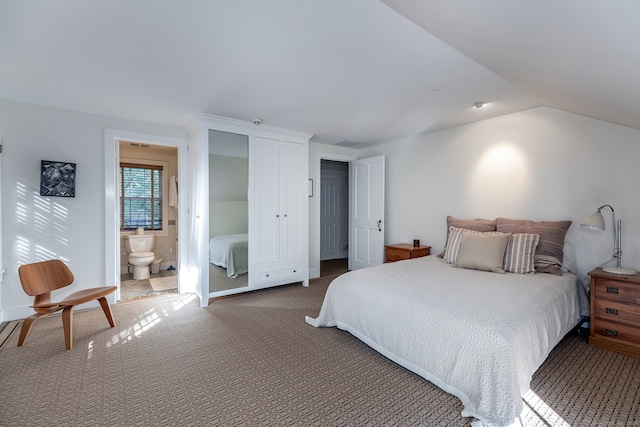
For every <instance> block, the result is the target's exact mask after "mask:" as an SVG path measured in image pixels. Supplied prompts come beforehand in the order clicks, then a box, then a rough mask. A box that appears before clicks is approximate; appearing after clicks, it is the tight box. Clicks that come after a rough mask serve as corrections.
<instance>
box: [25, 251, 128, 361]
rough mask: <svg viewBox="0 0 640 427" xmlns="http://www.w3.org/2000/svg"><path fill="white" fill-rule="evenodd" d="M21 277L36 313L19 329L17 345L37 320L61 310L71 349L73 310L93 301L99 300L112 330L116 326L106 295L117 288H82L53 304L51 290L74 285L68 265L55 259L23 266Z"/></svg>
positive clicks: (65, 334)
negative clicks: (79, 305)
mask: <svg viewBox="0 0 640 427" xmlns="http://www.w3.org/2000/svg"><path fill="white" fill-rule="evenodd" d="M18 275H19V276H20V282H21V283H22V289H24V291H25V292H26V293H27V295H30V296H32V297H34V301H33V309H34V310H35V311H36V313H35V314H32V315H31V316H29V317H27V318H26V319H25V320H24V323H23V324H22V329H21V330H20V339H19V340H18V346H21V345H23V344H24V342H25V340H26V339H27V336H28V335H29V330H30V329H31V325H32V324H33V322H35V321H36V319H38V318H39V317H42V316H46V315H48V314H52V313H55V312H58V311H60V310H62V325H63V326H64V340H65V341H66V344H67V350H70V349H71V347H72V344H73V322H72V320H73V307H74V306H76V305H78V304H82V303H85V302H89V301H93V300H98V302H99V303H100V306H101V307H102V310H103V311H104V314H105V316H107V320H108V321H109V324H110V325H111V327H114V326H116V323H115V322H114V320H113V314H112V313H111V307H110V306H109V302H108V301H107V298H106V296H107V295H109V294H110V293H111V292H114V291H115V290H116V287H115V286H105V287H101V288H91V289H82V290H80V291H77V292H74V293H72V294H71V295H69V296H68V297H66V298H65V299H63V300H62V301H60V302H51V291H54V290H56V289H60V288H64V287H65V286H69V285H70V284H71V283H73V280H74V278H73V273H71V270H69V267H67V265H66V264H65V263H63V262H62V261H60V260H57V259H54V260H49V261H42V262H36V263H33V264H25V265H21V266H20V267H19V268H18Z"/></svg>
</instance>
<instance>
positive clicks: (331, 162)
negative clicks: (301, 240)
mask: <svg viewBox="0 0 640 427" xmlns="http://www.w3.org/2000/svg"><path fill="white" fill-rule="evenodd" d="M356 159H357V157H356V156H349V155H345V154H337V153H328V152H316V153H315V162H314V164H315V172H313V173H312V174H311V177H312V178H313V183H312V186H313V191H312V192H311V193H310V194H313V196H312V199H311V201H312V206H313V208H312V209H311V212H312V218H313V220H312V222H311V231H312V232H313V237H312V238H311V241H312V242H314V244H312V245H311V248H310V259H309V276H310V277H312V278H313V277H320V276H321V274H322V270H325V271H326V270H327V268H328V267H325V268H322V265H321V261H320V260H321V252H323V255H322V257H323V258H325V259H326V261H323V263H324V264H325V266H328V265H329V264H330V263H331V262H333V261H331V260H329V258H333V259H338V260H342V258H341V257H342V256H343V254H344V252H342V251H343V249H342V248H344V246H343V245H344V244H345V243H344V241H343V239H342V238H341V237H339V236H340V234H337V236H338V237H336V243H335V245H336V248H335V249H336V252H333V254H334V255H329V254H328V252H327V248H326V246H325V247H324V248H323V247H322V242H321V240H322V238H321V234H322V231H321V228H322V226H321V217H322V199H323V198H324V197H323V194H322V193H323V185H322V175H323V169H324V172H325V179H326V177H327V176H329V177H330V179H331V176H332V175H334V176H335V175H338V177H339V178H337V179H343V178H344V176H343V172H342V171H344V170H346V171H347V174H346V179H347V180H346V182H345V181H344V180H343V181H342V184H339V183H338V182H335V185H336V187H337V186H338V185H342V189H341V191H342V196H343V197H346V200H347V203H346V206H345V207H344V209H343V208H342V207H341V208H340V210H339V211H338V212H339V214H340V215H341V216H346V217H345V218H346V219H344V222H340V224H341V226H342V227H343V228H344V230H343V232H346V233H347V237H346V245H347V246H346V248H347V249H346V251H347V253H346V257H347V261H348V230H349V203H348V200H349V173H348V171H349V163H350V162H351V161H353V160H356ZM323 165H324V166H323ZM336 171H340V172H336ZM327 182H329V181H326V180H325V184H327ZM331 185H333V183H330V182H329V186H327V185H325V186H324V190H325V191H326V192H329V194H330V192H331V191H333V190H332V189H330V187H331ZM335 190H336V196H335V197H336V198H338V197H339V196H338V195H337V194H338V189H337V188H336V189H335ZM331 197H333V196H331ZM326 208H327V207H326V206H325V209H326ZM336 209H337V207H336ZM325 219H327V218H325ZM338 240H340V241H341V243H338ZM325 245H326V244H325ZM322 249H324V251H323V250H322ZM336 262H338V261H336ZM340 262H344V261H340Z"/></svg>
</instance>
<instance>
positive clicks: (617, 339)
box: [589, 268, 640, 358]
mask: <svg viewBox="0 0 640 427" xmlns="http://www.w3.org/2000/svg"><path fill="white" fill-rule="evenodd" d="M589 276H591V319H590V332H589V344H591V345H593V346H596V347H602V348H606V349H608V350H613V351H617V352H618V353H622V354H626V355H628V356H634V357H638V358H640V274H635V275H633V276H623V275H618V274H611V273H605V272H604V271H602V269H600V268H598V269H595V270H593V271H591V272H590V273H589Z"/></svg>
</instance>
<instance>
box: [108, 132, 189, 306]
mask: <svg viewBox="0 0 640 427" xmlns="http://www.w3.org/2000/svg"><path fill="white" fill-rule="evenodd" d="M118 148H119V150H118V151H119V153H120V155H119V174H118V200H119V207H120V209H119V213H120V215H119V216H120V218H119V220H120V224H121V228H120V238H121V239H120V272H121V275H120V300H130V299H138V298H145V297H150V296H157V295H162V294H166V293H177V292H178V270H177V268H176V265H177V264H176V262H175V260H174V255H175V254H177V242H178V228H177V224H178V200H177V195H178V179H177V176H178V149H177V147H170V146H164V145H155V144H146V143H139V142H133V141H125V140H119V141H118ZM137 234H142V235H151V236H152V237H153V243H152V247H150V248H149V252H150V253H151V254H153V255H152V256H151V257H149V259H152V260H153V261H152V262H151V263H150V264H147V265H145V266H141V267H139V269H143V270H145V271H147V274H146V276H148V277H144V278H136V277H135V275H134V270H135V266H134V265H132V262H133V261H131V259H130V256H131V255H130V251H131V247H132V246H133V245H131V244H128V243H129V242H128V239H134V238H136V237H137V236H134V235H137ZM145 250H146V249H145ZM135 263H136V264H137V262H135ZM144 264H146V262H145V263H144Z"/></svg>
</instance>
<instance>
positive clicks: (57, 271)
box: [18, 259, 73, 297]
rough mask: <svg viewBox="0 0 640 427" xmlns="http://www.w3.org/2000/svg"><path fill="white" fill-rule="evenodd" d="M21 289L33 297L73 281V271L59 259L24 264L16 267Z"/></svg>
mask: <svg viewBox="0 0 640 427" xmlns="http://www.w3.org/2000/svg"><path fill="white" fill-rule="evenodd" d="M18 275H19V276H20V283H21V284H22V289H24V291H25V292H26V293H27V295H31V296H32V297H35V296H37V295H43V294H47V293H49V292H51V291H53V290H56V289H60V288H64V287H65V286H69V285H70V284H72V283H73V273H72V272H71V270H69V267H67V265H66V264H65V263H64V262H62V261H60V260H59V259H52V260H49V261H42V262H35V263H33V264H24V265H21V266H20V267H19V268H18Z"/></svg>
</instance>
